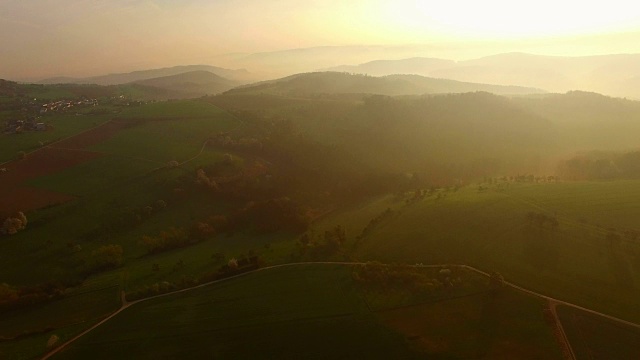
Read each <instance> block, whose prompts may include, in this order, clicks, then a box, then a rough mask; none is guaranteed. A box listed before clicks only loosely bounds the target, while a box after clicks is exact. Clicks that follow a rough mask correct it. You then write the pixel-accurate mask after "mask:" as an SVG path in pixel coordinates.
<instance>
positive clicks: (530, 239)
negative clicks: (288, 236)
mask: <svg viewBox="0 0 640 360" xmlns="http://www.w3.org/2000/svg"><path fill="white" fill-rule="evenodd" d="M572 188H573V190H571V189H572ZM563 192H566V193H568V194H571V195H575V196H566V197H562V196H558V194H559V193H563ZM604 199H607V200H606V201H604ZM638 201H640V190H638V186H637V182H631V181H621V182H607V183H590V184H579V183H565V184H544V185H542V184H541V185H512V186H511V187H510V188H509V189H507V190H504V191H495V190H491V191H482V192H479V191H478V190H477V188H475V187H466V188H462V189H460V190H458V191H457V192H454V191H449V192H444V191H442V192H441V193H440V195H432V196H430V197H427V198H426V199H425V200H423V201H420V202H418V203H413V204H409V205H407V204H406V203H405V202H404V201H402V199H396V200H395V201H394V200H393V199H392V198H387V199H386V200H384V201H383V200H380V201H378V202H376V203H372V204H371V205H370V207H369V208H365V210H362V209H361V208H359V209H353V210H352V211H347V212H342V213H336V214H332V215H330V216H328V217H327V218H326V219H324V220H323V222H321V223H319V224H318V228H319V229H322V228H324V227H326V228H329V227H331V226H335V224H349V223H350V222H352V221H357V224H358V225H357V226H353V227H352V229H353V230H351V231H350V235H351V236H352V237H355V236H356V235H358V234H359V233H360V230H358V227H360V226H362V224H363V223H364V221H363V220H364V219H362V217H361V215H360V214H362V213H363V211H364V212H365V213H369V214H370V213H375V214H380V213H382V212H383V211H384V210H385V209H386V208H388V207H390V208H392V209H393V210H396V214H397V215H396V216H395V217H394V218H392V219H391V220H387V221H385V222H383V223H382V224H380V225H378V226H377V227H376V228H375V229H374V230H373V232H371V234H370V235H368V236H367V237H366V238H365V239H363V240H361V241H360V242H359V244H358V246H357V248H356V253H355V256H356V257H357V258H359V259H363V260H379V261H383V262H393V261H396V262H409V263H414V262H423V263H462V264H469V265H473V266H476V267H479V268H481V269H485V270H497V271H500V272H501V273H503V275H504V276H505V277H506V278H507V279H508V280H510V281H514V282H516V283H518V284H522V285H523V286H525V287H527V288H530V289H532V290H536V291H539V292H541V293H544V294H547V295H550V296H554V297H558V298H561V299H564V300H567V301H572V302H576V303H578V304H582V305H584V306H587V307H593V308H595V309H598V310H600V311H604V312H607V313H609V314H612V315H615V316H619V317H622V318H626V319H629V320H634V321H640V313H638V310H637V306H636V301H637V299H638V296H640V294H639V293H638V288H637V284H640V278H639V277H638V271H637V269H638V267H639V266H640V257H639V256H638V255H639V254H640V253H639V251H638V250H639V249H638V244H637V242H633V241H629V240H625V239H626V238H625V237H624V236H621V239H622V240H621V241H620V243H619V244H618V243H616V244H615V245H613V246H612V245H611V243H610V241H609V240H607V234H608V232H609V230H607V227H609V226H617V227H620V228H619V230H623V229H625V228H623V226H629V227H630V226H634V224H635V222H634V221H635V218H636V215H637V214H636V212H635V211H627V210H626V209H628V206H629V205H630V204H633V203H636V204H637V203H638ZM532 211H533V212H543V213H545V214H548V215H549V216H554V214H557V215H555V216H557V218H558V220H559V226H558V228H557V229H555V230H554V229H550V228H549V227H546V228H538V227H535V226H532V225H530V224H528V223H527V220H526V216H527V213H529V212H532ZM608 212H610V213H609V214H607V213H608ZM585 214H588V215H589V219H588V220H586V221H578V219H579V218H581V217H583V216H585ZM599 214H603V215H602V217H600V216H599ZM592 219H597V220H598V223H597V224H594V223H592V222H591V221H594V220H592ZM346 226H347V228H348V229H349V225H346Z"/></svg>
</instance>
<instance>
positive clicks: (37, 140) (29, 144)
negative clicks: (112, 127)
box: [0, 115, 110, 162]
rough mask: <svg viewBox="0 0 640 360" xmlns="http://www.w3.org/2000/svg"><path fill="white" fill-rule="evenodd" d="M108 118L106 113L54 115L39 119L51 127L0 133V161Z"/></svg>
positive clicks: (95, 124) (70, 134)
mask: <svg viewBox="0 0 640 360" xmlns="http://www.w3.org/2000/svg"><path fill="white" fill-rule="evenodd" d="M109 119H110V117H109V116H107V115H100V116H95V115H94V116H75V115H54V116H47V117H44V118H42V119H41V120H42V121H43V122H44V123H46V124H49V125H51V126H53V129H50V130H47V131H27V132H24V133H22V134H0V162H5V161H9V160H13V159H15V158H16V157H17V156H18V152H19V151H25V152H30V151H33V150H35V149H38V148H39V147H41V146H42V144H45V145H46V144H51V143H53V142H55V141H57V140H61V139H64V138H67V137H69V136H72V135H75V134H78V133H80V132H82V131H84V130H87V129H90V128H92V127H95V126H97V125H100V124H102V123H104V122H105V121H108V120H109Z"/></svg>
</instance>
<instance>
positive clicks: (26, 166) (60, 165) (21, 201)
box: [0, 121, 131, 219]
mask: <svg viewBox="0 0 640 360" xmlns="http://www.w3.org/2000/svg"><path fill="white" fill-rule="evenodd" d="M128 126H131V123H127V122H123V121H109V122H107V123H105V124H102V125H100V126H97V127H95V128H93V129H90V130H87V131H85V132H83V133H81V134H78V135H75V136H72V137H69V138H67V139H64V140H61V141H59V142H57V143H54V144H51V145H50V146H47V147H43V148H41V149H38V150H36V151H34V152H32V153H30V154H28V155H27V157H26V158H25V159H21V160H15V161H12V162H10V163H7V164H5V165H3V166H2V167H3V168H6V171H4V172H0V219H2V218H4V217H7V216H10V215H12V214H14V213H16V212H17V211H24V212H26V211H29V210H34V209H39V208H42V207H46V206H49V205H53V204H58V203H62V202H66V201H69V200H72V199H73V196H71V195H68V194H62V193H57V192H53V191H48V190H45V189H39V188H34V187H30V186H28V185H27V184H26V182H27V181H29V180H31V179H34V178H37V177H40V176H44V175H49V174H55V173H57V172H59V171H62V170H64V169H67V168H70V167H73V166H76V165H79V164H82V163H84V162H87V161H90V160H92V159H95V158H96V157H98V156H101V154H100V153H98V152H93V151H88V150H83V151H78V150H82V149H85V148H87V147H89V146H91V145H93V144H97V143H99V142H102V141H104V140H106V139H108V138H109V137H111V136H113V135H114V134H116V133H117V132H118V131H119V130H121V129H123V128H125V127H128Z"/></svg>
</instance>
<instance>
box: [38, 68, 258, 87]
mask: <svg viewBox="0 0 640 360" xmlns="http://www.w3.org/2000/svg"><path fill="white" fill-rule="evenodd" d="M193 71H207V72H210V73H213V74H216V75H218V76H220V77H224V78H227V79H229V80H232V81H236V82H238V83H245V84H246V83H249V82H251V81H255V80H256V79H255V77H254V76H253V75H252V74H251V73H250V72H248V71H247V70H245V69H240V70H230V69H225V68H221V67H217V66H211V65H184V66H174V67H168V68H161V69H151V70H141V71H134V72H129V73H118V74H108V75H101V76H93V77H88V78H71V77H55V78H49V79H44V80H41V81H38V82H37V83H38V84H97V85H121V84H127V83H132V82H138V81H144V80H149V79H154V78H160V77H166V76H175V75H180V74H184V73H189V72H193Z"/></svg>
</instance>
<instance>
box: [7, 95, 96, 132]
mask: <svg viewBox="0 0 640 360" xmlns="http://www.w3.org/2000/svg"><path fill="white" fill-rule="evenodd" d="M97 105H98V100H97V99H86V98H83V99H79V100H57V101H53V102H48V103H45V104H40V103H39V102H38V100H37V99H33V101H30V102H29V106H28V107H26V108H23V109H22V111H23V113H26V115H22V119H18V118H14V119H10V120H8V121H6V122H5V127H4V131H3V132H4V133H5V134H20V133H23V132H25V131H46V130H47V129H49V128H50V127H51V126H50V125H48V124H47V123H45V122H44V121H43V120H42V115H47V114H53V113H61V112H69V111H71V110H72V109H74V108H78V107H83V108H86V107H94V106H97ZM76 115H81V114H80V113H76Z"/></svg>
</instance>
